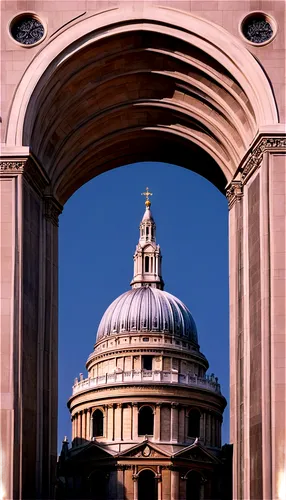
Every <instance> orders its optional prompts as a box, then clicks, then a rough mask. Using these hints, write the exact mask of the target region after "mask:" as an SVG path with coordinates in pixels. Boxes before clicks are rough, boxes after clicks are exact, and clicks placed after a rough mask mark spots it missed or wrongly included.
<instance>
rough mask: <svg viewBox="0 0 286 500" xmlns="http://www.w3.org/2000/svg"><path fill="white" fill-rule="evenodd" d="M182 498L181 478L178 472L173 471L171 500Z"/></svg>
mask: <svg viewBox="0 0 286 500" xmlns="http://www.w3.org/2000/svg"><path fill="white" fill-rule="evenodd" d="M179 498H180V476H179V472H178V471H176V470H171V500H178V499H179Z"/></svg>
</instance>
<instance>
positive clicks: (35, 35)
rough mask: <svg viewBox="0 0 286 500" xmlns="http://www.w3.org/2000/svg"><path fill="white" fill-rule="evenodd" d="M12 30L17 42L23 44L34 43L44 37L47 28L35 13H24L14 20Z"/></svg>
mask: <svg viewBox="0 0 286 500" xmlns="http://www.w3.org/2000/svg"><path fill="white" fill-rule="evenodd" d="M10 32H11V35H12V37H13V38H14V40H16V42H18V43H21V44H22V45H34V44H35V43H38V42H39V41H40V40H41V38H43V36H44V34H45V28H44V26H43V24H42V23H41V21H40V20H39V19H38V18H37V17H36V16H34V15H33V14H22V15H21V16H18V17H16V18H15V19H14V20H13V21H12V23H11V25H10Z"/></svg>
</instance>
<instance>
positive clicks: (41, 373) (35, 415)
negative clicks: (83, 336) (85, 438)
mask: <svg viewBox="0 0 286 500" xmlns="http://www.w3.org/2000/svg"><path fill="white" fill-rule="evenodd" d="M48 184H49V179H48V178H47V176H46V174H45V173H44V172H43V171H42V169H40V168H39V167H38V165H37V164H36V163H35V162H34V161H33V160H32V158H28V157H27V156H23V154H22V153H21V155H20V156H17V157H14V158H13V157H12V158H11V157H7V158H3V157H2V158H1V161H0V225H1V248H0V251H1V255H0V256H1V263H0V269H1V271H0V280H1V295H0V300H1V305H0V307H1V328H0V329H1V349H0V380H1V393H0V407H1V417H0V448H1V454H0V483H1V489H2V491H3V496H4V498H20V497H21V498H23V499H25V498H42V497H43V496H45V497H47V498H51V497H52V495H53V488H54V481H55V467H56V462H57V399H58V392H57V391H58V379H57V377H58V354H57V353H58V321H57V315H58V215H59V214H60V212H61V206H60V204H59V203H58V202H57V201H56V199H55V198H53V197H52V196H47V195H46V194H45V192H44V191H45V188H46V187H47V185H48ZM22 478H25V480H24V479H22Z"/></svg>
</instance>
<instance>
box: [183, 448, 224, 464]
mask: <svg viewBox="0 0 286 500" xmlns="http://www.w3.org/2000/svg"><path fill="white" fill-rule="evenodd" d="M174 458H181V459H184V460H190V461H192V462H200V463H202V462H203V463H209V464H218V463H220V460H219V459H218V458H217V457H216V456H215V455H213V454H212V453H211V452H209V451H208V450H207V449H206V448H204V447H203V446H201V445H200V444H192V445H191V446H188V447H187V448H185V449H184V450H180V451H179V452H178V453H176V454H175V455H174Z"/></svg>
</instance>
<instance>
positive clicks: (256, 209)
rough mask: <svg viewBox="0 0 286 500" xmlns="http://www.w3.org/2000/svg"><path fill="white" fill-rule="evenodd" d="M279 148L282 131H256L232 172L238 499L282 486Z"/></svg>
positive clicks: (283, 167)
mask: <svg viewBox="0 0 286 500" xmlns="http://www.w3.org/2000/svg"><path fill="white" fill-rule="evenodd" d="M285 155H286V138H285V136H281V135H279V134H277V135H273V136H270V135H268V136H266V135H265V136H259V137H258V138H257V140H256V142H255V143H254V145H253V146H252V148H251V149H250V151H249V152H248V153H247V155H246V156H245V158H244V159H243V161H242V162H241V165H240V166H239V168H238V171H237V175H236V178H235V182H236V186H237V185H238V184H237V183H238V182H240V185H241V189H242V191H243V197H241V196H239V197H237V198H236V200H235V202H234V203H232V202H231V203H230V231H229V233H230V313H231V317H230V359H231V364H230V368H231V370H230V384H231V387H230V389H231V391H230V392H231V398H230V403H231V405H230V430H231V441H232V442H233V443H234V453H233V467H234V469H233V470H234V481H233V495H234V497H235V498H238V499H245V498H249V499H251V500H254V499H256V498H263V499H268V498H279V495H280V496H281V488H283V487H282V486H281V484H283V479H282V478H283V474H284V472H283V470H284V469H285V456H286V449H285V447H284V449H282V448H283V447H282V448H281V446H279V444H278V440H277V436H278V435H279V436H280V437H279V442H280V443H281V442H284V443H285V442H286V436H285V420H286V410H285V408H286V384H285V381H286V369H285V352H286V345H285V327H286V321H285V301H286V297H285V286H282V281H283V280H285V267H286V266H285V262H286V257H285V241H286V223H285V195H286V192H285V180H286V160H285V159H286V156H285ZM237 201H238V203H237ZM282 303H283V304H284V305H283V307H282ZM278 346H279V347H278ZM281 353H283V355H282V354H281ZM282 357H283V361H282V359H281V358H282ZM281 363H282V364H283V363H284V364H283V366H281ZM219 438H220V436H219Z"/></svg>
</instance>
